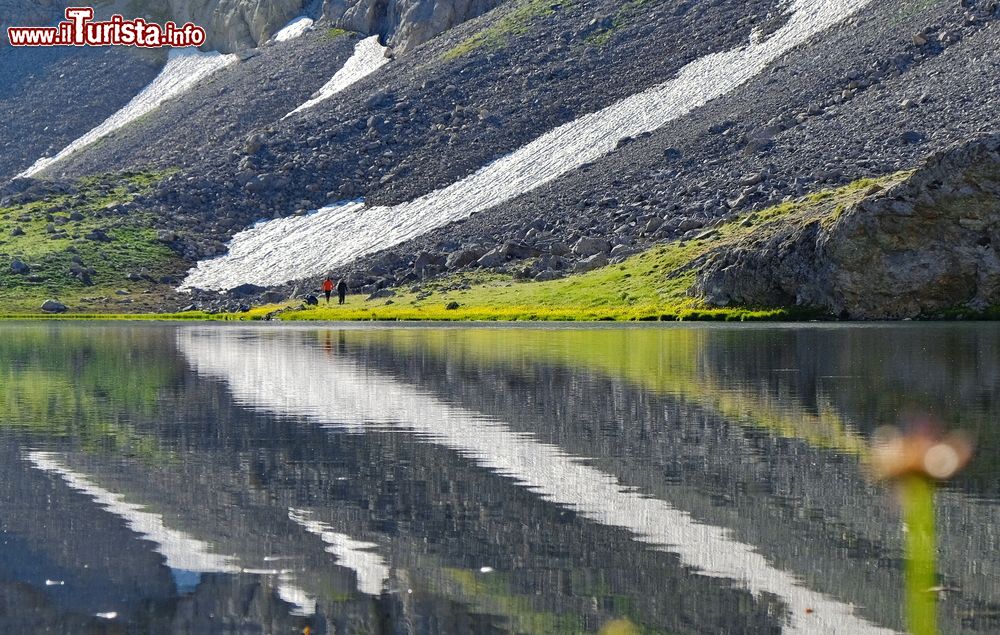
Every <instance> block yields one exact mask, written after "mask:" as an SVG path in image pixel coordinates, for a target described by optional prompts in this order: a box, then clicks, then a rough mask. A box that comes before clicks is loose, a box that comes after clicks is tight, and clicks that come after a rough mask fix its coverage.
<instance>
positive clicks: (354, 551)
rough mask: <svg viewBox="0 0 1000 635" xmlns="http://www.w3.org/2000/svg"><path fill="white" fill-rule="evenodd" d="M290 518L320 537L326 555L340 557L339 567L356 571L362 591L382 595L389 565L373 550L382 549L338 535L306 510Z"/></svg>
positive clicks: (292, 512) (290, 514)
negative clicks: (324, 544)
mask: <svg viewBox="0 0 1000 635" xmlns="http://www.w3.org/2000/svg"><path fill="white" fill-rule="evenodd" d="M288 517H289V518H290V519H291V520H292V521H293V522H294V523H295V524H297V525H299V526H300V527H302V528H303V529H305V530H306V531H308V532H309V533H311V534H313V535H314V536H317V537H319V539H320V540H322V541H323V542H325V543H326V544H327V547H326V552H327V553H329V554H332V555H334V556H336V558H337V564H338V565H340V566H342V567H347V568H348V569H351V570H353V571H354V573H355V574H356V575H357V578H358V591H361V592H362V593H365V594H367V595H374V596H376V597H377V596H379V595H382V589H383V588H384V587H385V583H386V581H387V580H388V579H389V565H387V564H386V562H385V560H383V559H382V556H380V555H378V554H377V553H375V552H374V551H372V550H373V549H375V548H376V547H378V545H376V544H374V543H371V542H361V541H358V540H355V539H353V538H351V537H350V536H348V535H346V534H341V533H338V532H336V531H334V529H333V527H331V526H330V525H328V524H326V523H324V522H322V521H319V520H316V519H315V518H313V514H312V512H309V511H306V510H304V509H294V508H289V509H288Z"/></svg>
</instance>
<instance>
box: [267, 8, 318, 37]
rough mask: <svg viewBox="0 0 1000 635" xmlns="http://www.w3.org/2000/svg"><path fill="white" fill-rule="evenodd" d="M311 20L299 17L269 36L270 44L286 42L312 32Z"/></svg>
mask: <svg viewBox="0 0 1000 635" xmlns="http://www.w3.org/2000/svg"><path fill="white" fill-rule="evenodd" d="M312 26H313V19H312V18H307V17H306V16H304V15H303V16H299V17H297V18H295V19H294V20H292V21H291V22H289V23H288V24H286V25H285V26H283V27H282V28H281V29H280V30H279V31H278V32H277V33H275V34H274V35H272V36H271V41H272V42H287V41H288V40H294V39H295V38H297V37H299V36H301V35H302V34H304V33H305V32H306V31H310V30H312Z"/></svg>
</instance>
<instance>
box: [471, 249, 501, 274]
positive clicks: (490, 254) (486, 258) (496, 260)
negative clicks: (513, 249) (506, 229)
mask: <svg viewBox="0 0 1000 635" xmlns="http://www.w3.org/2000/svg"><path fill="white" fill-rule="evenodd" d="M503 263H504V259H503V256H501V255H500V250H499V249H491V250H490V251H487V252H486V253H485V254H483V256H482V257H481V258H480V259H479V260H477V261H476V264H477V265H479V266H480V267H483V268H485V269H492V268H493V267H499V266H500V265H502V264H503Z"/></svg>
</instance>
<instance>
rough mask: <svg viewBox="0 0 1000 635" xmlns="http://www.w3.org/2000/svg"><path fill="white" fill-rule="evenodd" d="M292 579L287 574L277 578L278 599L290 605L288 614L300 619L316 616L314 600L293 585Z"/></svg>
mask: <svg viewBox="0 0 1000 635" xmlns="http://www.w3.org/2000/svg"><path fill="white" fill-rule="evenodd" d="M293 581H294V578H293V577H292V576H291V575H290V574H288V573H282V574H281V575H279V576H278V597H279V598H281V599H282V600H284V601H285V602H288V603H289V604H291V605H292V610H291V611H290V613H291V614H292V615H298V616H300V617H309V616H310V615H315V614H316V598H314V597H313V596H311V595H309V594H308V593H306V592H305V591H303V590H302V589H300V588H299V587H297V586H295V585H294V584H293Z"/></svg>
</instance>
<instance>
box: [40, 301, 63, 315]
mask: <svg viewBox="0 0 1000 635" xmlns="http://www.w3.org/2000/svg"><path fill="white" fill-rule="evenodd" d="M67 309H68V307H67V306H66V305H65V304H63V303H62V302H59V301H58V300H46V301H45V302H43V303H42V311H44V312H45V313H65V312H66V311H67Z"/></svg>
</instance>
